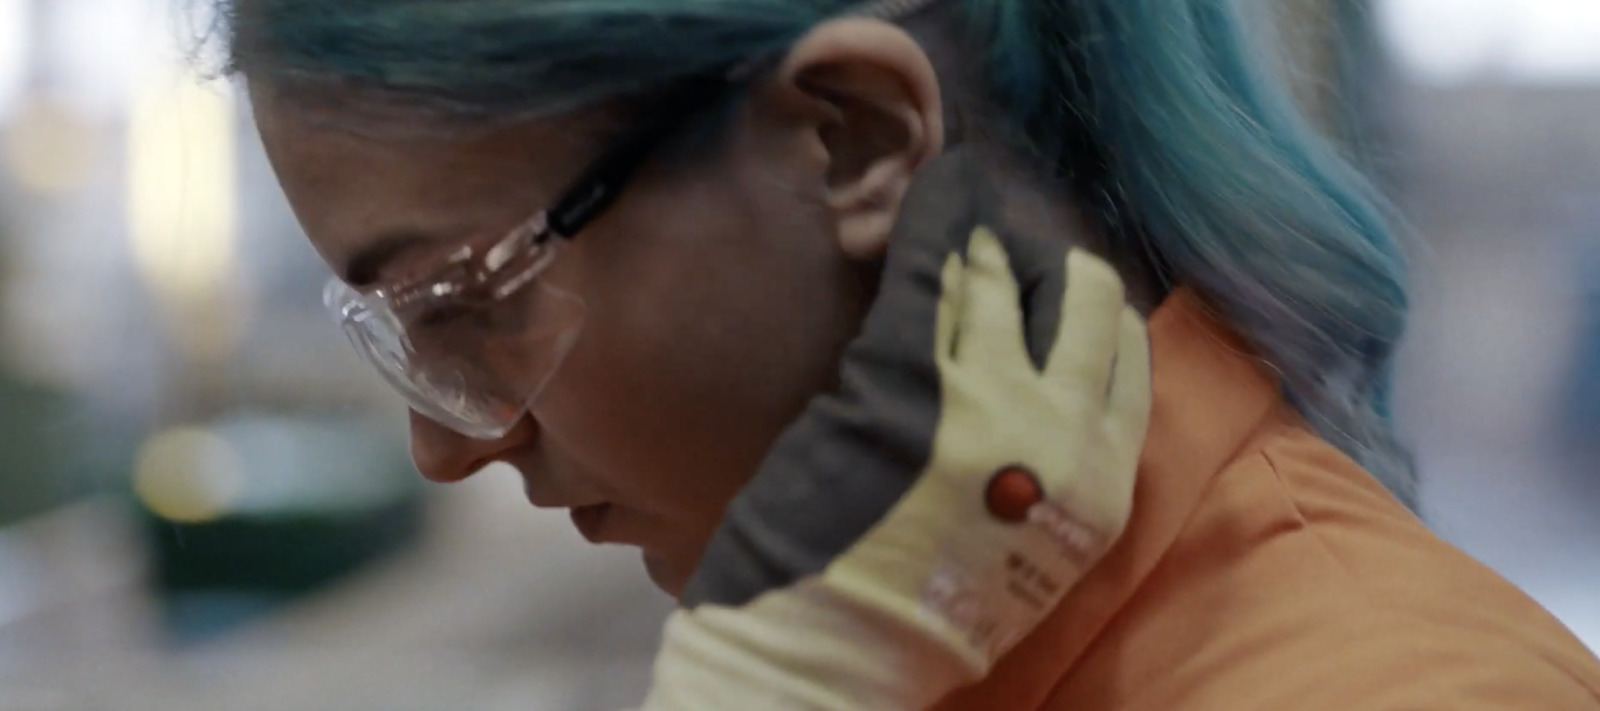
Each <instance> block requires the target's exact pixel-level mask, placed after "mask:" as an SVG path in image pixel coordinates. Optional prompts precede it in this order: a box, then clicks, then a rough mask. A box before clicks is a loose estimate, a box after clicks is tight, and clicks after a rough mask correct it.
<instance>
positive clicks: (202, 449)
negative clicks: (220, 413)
mask: <svg viewBox="0 0 1600 711" xmlns="http://www.w3.org/2000/svg"><path fill="white" fill-rule="evenodd" d="M247 483H248V481H247V479H246V476H245V468H244V460H243V459H242V458H241V457H240V456H239V453H238V451H236V450H235V449H234V447H233V445H232V444H231V443H230V442H228V440H226V439H224V438H223V437H221V436H219V435H217V434H216V433H214V432H211V431H209V430H205V429H200V428H193V427H180V428H175V429H171V430H167V431H165V432H161V433H158V434H156V435H155V436H154V437H151V438H150V439H149V440H148V441H146V442H145V443H144V445H143V446H142V447H140V449H139V455H138V458H137V460H136V461H135V463H134V472H133V491H134V494H135V495H136V496H137V497H138V499H139V502H140V503H141V504H143V505H144V507H145V508H146V509H149V510H150V512H151V513H153V514H155V515H156V516H159V517H161V518H163V519H165V520H167V521H171V522H173V523H206V522H209V521H215V520H217V519H220V518H222V517H224V516H226V515H228V514H229V513H230V512H231V511H232V510H233V508H234V506H235V505H236V504H237V503H238V501H239V499H240V497H242V496H243V495H244V492H245V488H246V485H247Z"/></svg>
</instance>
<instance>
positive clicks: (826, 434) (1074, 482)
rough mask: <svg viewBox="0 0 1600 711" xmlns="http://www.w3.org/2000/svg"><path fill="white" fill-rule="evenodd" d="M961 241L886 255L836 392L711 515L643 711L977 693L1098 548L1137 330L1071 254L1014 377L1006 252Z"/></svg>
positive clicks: (1127, 420)
mask: <svg viewBox="0 0 1600 711" xmlns="http://www.w3.org/2000/svg"><path fill="white" fill-rule="evenodd" d="M967 234H968V235H969V239H968V240H967V241H968V244H967V245H965V251H966V255H965V259H962V258H961V257H960V256H958V255H957V254H954V253H952V251H951V250H950V249H949V248H948V247H946V248H940V249H929V248H928V247H927V245H926V244H923V245H912V246H909V247H905V248H902V249H901V251H900V253H898V254H897V252H896V250H895V249H893V248H892V249H891V252H890V255H889V263H888V266H887V267H886V274H885V283H884V285H883V291H882V292H881V294H880V297H879V301H878V302H877V303H875V304H874V308H873V312H872V313H870V314H869V316H868V319H867V323H866V324H865V326H864V328H863V334H862V336H861V337H860V338H859V339H858V342H857V343H856V344H854V345H852V347H851V348H850V349H849V350H848V351H847V352H846V354H845V357H844V362H843V364H842V365H841V376H842V378H843V383H842V387H841V388H840V390H839V392H838V393H834V394H829V395H826V396H823V397H820V398H819V399H818V402H816V403H814V404H813V405H812V407H811V408H810V409H808V410H807V411H806V413H804V414H803V415H802V416H801V418H800V419H799V420H798V421H797V422H796V423H795V425H794V426H793V427H791V428H790V429H789V430H788V431H787V432H786V433H785V435H784V436H783V438H782V439H780V441H779V442H778V444H777V445H776V446H775V447H774V450H773V452H772V453H771V455H770V456H769V459H768V461H767V462H766V463H765V464H764V465H763V467H762V469H761V471H760V472H758V474H757V476H756V478H755V480H754V481H752V483H751V485H750V487H749V488H747V489H746V490H745V491H744V492H742V493H741V495H740V497H739V498H738V499H736V500H735V502H734V503H733V505H732V506H731V507H730V509H729V513H728V517H727V519H726V521H725V522H724V525H723V528H722V530H721V531H720V532H719V533H718V536H717V537H716V538H715V539H714V540H713V542H712V545H711V547H710V549H709V550H708V552H707V554H706V558H705V560H704V561H703V562H702V564H701V568H700V570H699V571H698V572H697V574H696V577H695V579H694V580H693V581H692V582H691V583H690V587H689V589H688V590H687V591H686V593H685V596H684V599H683V605H684V606H683V608H682V609H680V610H678V611H677V612H676V613H674V614H673V616H672V617H671V619H670V620H669V621H668V624H667V628H666V633H665V639H664V643H663V647H662V650H661V653H660V656H659V657H658V659H657V663H656V668H655V679H654V686H653V688H652V690H651V693H650V695H649V697H648V698H647V700H646V703H645V705H644V707H643V711H802V710H803V711H865V710H868V709H870V710H872V711H920V710H921V709H925V708H927V707H928V706H931V705H933V704H934V703H936V702H937V701H938V700H939V699H940V698H942V697H943V696H945V695H946V694H948V693H949V692H951V691H953V690H955V689H956V688H958V687H961V686H964V685H967V684H970V683H972V682H976V681H978V680H979V679H981V678H982V677H983V676H985V675H986V674H987V673H988V672H989V670H990V669H991V668H992V667H993V665H994V663H995V662H996V661H997V660H998V659H999V658H1000V657H1001V656H1002V655H1003V654H1005V653H1006V652H1007V651H1008V650H1009V649H1011V648H1012V647H1013V646H1014V645H1015V644H1016V643H1017V642H1018V641H1020V640H1021V639H1022V637H1024V636H1025V635H1027V634H1028V633H1029V632H1030V631H1031V630H1032V629H1033V628H1034V627H1036V626H1037V625H1038V623H1039V622H1040V621H1042V620H1043V619H1044V618H1045V616H1047V615H1048V614H1049V613H1050V612H1051V610H1052V609H1053V608H1054V607H1055V606H1056V605H1057V603H1059V602H1060V601H1061V599H1062V598H1063V596H1065V594H1066V593H1067V591H1068V590H1070V589H1071V588H1072V586H1073V585H1074V584H1076V583H1077V582H1078V581H1079V580H1080V579H1081V578H1082V577H1083V576H1084V574H1085V573H1086V572H1087V571H1088V570H1089V568H1090V567H1091V566H1093V565H1094V564H1095V563H1096V562H1097V561H1098V560H1099V559H1100V558H1101V557H1102V556H1103V555H1104V554H1105V553H1106V551H1107V550H1108V549H1109V548H1110V547H1111V545H1112V544H1113V542H1114V541H1115V540H1116V538H1117V537H1118V536H1119V535H1120V534H1121V532H1122V530H1123V527H1124V526H1125V525H1126V523H1127V520H1128V516H1129V510H1130V508H1131V505H1132V500H1133V489H1134V478H1135V469H1136V467H1137V461H1138V457H1139V452H1140V450H1141V448H1142V446H1143V443H1144V436H1145V428H1146V424H1147V422H1148V419H1149V407H1150V367H1149V350H1148V343H1147V341H1146V334H1145V330H1144V324H1143V321H1142V319H1140V318H1139V316H1138V315H1137V313H1136V312H1135V311H1134V310H1133V309H1131V308H1129V307H1127V306H1126V305H1125V303H1124V295H1123V286H1122V282H1121V280H1120V279H1119V278H1118V277H1117V275H1116V273H1115V272H1114V271H1113V270H1112V269H1111V268H1110V267H1109V266H1108V265H1107V264H1105V263H1104V262H1102V261H1101V260H1100V259H1098V258H1097V257H1094V256H1092V255H1090V254H1089V253H1087V252H1084V251H1081V250H1073V251H1071V252H1069V253H1068V254H1067V256H1066V258H1065V260H1064V261H1065V279H1064V281H1065V288H1064V289H1063V290H1062V292H1061V293H1062V294H1063V296H1061V297H1060V307H1059V309H1054V308H1034V309H1031V311H1033V312H1034V314H1033V315H1034V317H1036V318H1037V317H1038V315H1039V314H1040V313H1043V314H1051V313H1052V312H1054V315H1055V316H1056V322H1055V328H1054V333H1053V345H1051V346H1050V347H1049V349H1048V355H1047V357H1045V358H1044V359H1043V360H1044V365H1043V367H1038V366H1036V365H1035V360H1036V359H1035V357H1034V356H1033V355H1032V354H1030V350H1029V346H1028V336H1029V333H1030V330H1029V329H1028V328H1027V325H1026V324H1025V318H1024V313H1023V311H1024V308H1023V305H1024V297H1023V294H1022V293H1021V291H1020V289H1019V286H1018V282H1017V279H1016V277H1015V276H1014V272H1013V268H1012V265H1011V264H1010V262H1009V259H1008V257H1007V251H1006V249H1005V248H1004V247H1003V246H1002V243H1001V241H1000V239H999V238H998V237H997V236H996V235H995V234H993V233H992V232H991V231H990V230H988V229H986V228H983V227H978V228H976V229H973V230H972V231H970V232H968V233H967ZM1058 258H1059V257H1058ZM1057 263H1058V264H1059V262H1057ZM936 265H937V266H936ZM1035 271H1036V270H1035ZM929 317H931V318H929ZM930 322H931V323H930ZM929 326H931V328H929ZM1042 332H1044V333H1049V329H1045V330H1044V331H1042ZM994 711H1005V710H1003V709H996V710H994Z"/></svg>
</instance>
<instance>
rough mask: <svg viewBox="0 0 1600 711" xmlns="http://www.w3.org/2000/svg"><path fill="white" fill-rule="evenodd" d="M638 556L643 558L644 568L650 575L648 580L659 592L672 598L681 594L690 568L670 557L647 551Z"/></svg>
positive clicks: (689, 573)
mask: <svg viewBox="0 0 1600 711" xmlns="http://www.w3.org/2000/svg"><path fill="white" fill-rule="evenodd" d="M640 557H641V558H642V559H643V560H644V570H645V573H646V574H647V575H649V576H650V582H652V583H655V586H656V587H657V588H660V589H661V592H664V593H666V594H668V595H671V596H672V597H673V598H677V597H678V596H679V595H682V594H683V588H684V586H686V585H688V584H689V576H690V575H691V574H692V572H693V571H692V569H690V568H689V567H688V566H685V565H681V564H680V563H679V562H678V561H675V560H673V559H671V558H666V557H662V556H660V555H658V554H655V553H651V552H649V551H644V552H643V553H642V554H641V556H640Z"/></svg>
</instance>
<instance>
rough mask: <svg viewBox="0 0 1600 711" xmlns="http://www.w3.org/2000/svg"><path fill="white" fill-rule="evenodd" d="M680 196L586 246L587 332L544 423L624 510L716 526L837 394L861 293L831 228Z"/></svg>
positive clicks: (576, 276) (541, 408)
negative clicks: (790, 434) (837, 373)
mask: <svg viewBox="0 0 1600 711" xmlns="http://www.w3.org/2000/svg"><path fill="white" fill-rule="evenodd" d="M728 203H729V201H728V200H726V199H720V200H712V199H710V196H707V197H705V198H702V199H680V200H678V201H676V202H675V203H674V205H673V207H672V208H671V209H665V208H663V209H659V210H656V211H654V212H653V213H651V214H652V216H653V217H654V218H655V219H653V220H651V221H649V222H643V221H639V222H632V221H618V222H617V223H613V224H612V225H608V228H610V229H608V230H607V234H606V235H604V236H600V238H599V239H596V240H595V241H594V242H593V243H590V244H586V245H583V247H584V251H583V253H582V254H581V255H579V254H578V252H579V250H577V249H575V250H574V253H573V256H574V257H577V259H574V264H573V267H574V268H573V269H572V270H571V271H569V272H568V276H570V277H571V278H572V279H573V281H574V287H575V288H577V289H579V290H580V292H581V293H583V294H584V295H585V299H586V301H587V302H588V305H589V311H588V318H587V321H586V323H585V326H584V333H583V336H582V337H581V339H580V341H579V343H578V345H577V346H576V347H575V348H574V351H573V353H572V354H571V356H570V357H569V359H568V361H567V363H566V364H565V365H564V366H563V369H562V371H561V373H560V375H559V376H558V378H557V379H556V381H554V382H552V383H551V385H550V387H549V388H548V389H547V390H546V394H545V397H543V398H541V400H540V402H539V403H538V406H537V408H536V412H535V414H536V415H537V416H538V418H539V420H540V422H541V424H543V425H544V427H545V429H546V440H547V444H548V446H549V447H551V448H553V449H560V450H562V454H564V455H565V456H571V457H574V458H577V459H580V460H582V462H583V464H584V469H585V470H587V471H589V472H592V473H593V475H594V476H596V477H597V478H602V479H604V480H605V481H604V482H603V484H604V485H605V486H606V487H607V488H608V489H610V490H612V491H614V492H615V493H616V494H617V496H618V497H619V499H621V500H622V503H625V504H628V505H631V506H634V507H637V508H641V509H644V510H647V511H651V512H653V513H655V514H658V515H661V516H663V517H670V518H672V519H674V520H675V521H678V522H681V523H683V524H686V525H690V526H691V527H692V528H696V529H706V530H709V527H710V526H712V525H714V524H715V521H716V519H717V518H718V517H719V516H720V512H721V510H722V507H723V506H724V505H725V504H726V503H727V501H728V500H729V499H730V498H731V497H732V495H733V494H734V492H735V491H737V489H738V488H739V487H740V486H742V485H743V483H744V482H745V481H746V480H747V479H748V478H749V476H750V475H751V474H752V473H753V472H754V469H755V467H756V466H757V465H758V464H759V461H760V459H761V457H762V455H763V454H764V453H765V451H766V450H767V448H768V447H769V446H770V445H771V442H772V441H773V439H774V438H775V437H776V436H777V435H778V433H779V432H780V431H781V430H782V429H783V427H784V426H785V425H786V424H787V423H788V422H789V421H791V420H792V419H793V418H794V417H795V416H796V415H797V414H798V413H799V411H800V410H801V409H802V408H803V407H804V405H805V403H806V402H807V401H808V400H809V399H810V398H811V397H812V396H814V395H815V394H816V393H817V392H818V391H819V390H821V389H822V388H824V387H826V386H827V385H828V384H829V383H830V381H831V379H832V377H833V374H834V364H835V363H836V361H837V357H838V354H839V351H840V350H841V349H842V347H843V344H844V342H845V341H846V340H847V339H848V337H849V335H850V334H852V333H854V331H855V329H856V327H857V325H858V324H859V319H860V315H861V303H862V302H863V301H864V299H862V298H861V295H860V294H859V293H858V292H859V289H858V286H857V285H858V283H859V279H858V278H857V276H856V272H855V270H854V268H853V267H852V265H851V264H849V263H848V262H847V261H846V260H845V259H844V257H843V256H842V255H841V254H840V253H839V252H838V250H837V249H835V248H834V247H833V244H834V243H833V242H832V240H831V238H830V237H829V236H828V235H827V234H825V233H824V232H822V231H821V230H817V229H811V228H810V227H808V226H806V225H804V224H803V223H801V222H800V221H796V220H787V221H782V222H781V223H780V224H786V225H787V226H788V227H789V228H790V229H787V230H783V231H778V230H773V229H765V230H764V229H762V228H761V225H762V224H763V223H766V224H774V222H773V221H770V220H763V219H759V218H758V217H757V215H758V214H760V212H759V211H756V210H753V209H750V208H745V209H740V208H739V207H738V206H737V202H736V203H735V207H733V208H732V209H730V208H729V206H728Z"/></svg>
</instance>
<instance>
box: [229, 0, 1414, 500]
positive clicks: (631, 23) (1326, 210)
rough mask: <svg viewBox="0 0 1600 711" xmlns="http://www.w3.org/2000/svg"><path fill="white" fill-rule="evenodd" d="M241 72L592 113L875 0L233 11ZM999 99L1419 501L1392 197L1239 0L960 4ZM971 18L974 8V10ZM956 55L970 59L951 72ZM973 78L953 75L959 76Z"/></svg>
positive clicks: (1125, 232)
mask: <svg viewBox="0 0 1600 711" xmlns="http://www.w3.org/2000/svg"><path fill="white" fill-rule="evenodd" d="M216 1H217V2H221V3H223V10H224V13H223V17H225V18H226V20H227V24H226V28H227V33H226V36H227V37H228V39H229V41H230V42H229V46H230V49H231V57H232V61H233V64H234V68H235V69H238V70H241V71H243V72H244V73H245V74H247V75H251V76H257V75H260V76H264V77H272V78H277V79H280V80H285V81H305V82H308V83H317V82H325V83H329V84H332V85H335V86H353V87H367V88H373V89H377V90H378V93H381V94H383V95H385V96H389V97H393V98H397V99H398V100H399V103H402V104H408V105H414V106H427V107H430V109H429V110H431V111H437V112H440V113H441V114H448V115H457V116H478V117H488V118H493V117H507V116H517V115H524V114H533V113H544V112H556V111H562V110H567V109H573V108H577V107H581V106H584V105H588V104H593V103H596V102H601V101H608V100H613V99H619V98H623V97H627V96H629V95H630V94H635V93H637V92H641V91H644V90H648V89H651V88H655V87H661V86H666V85H670V84H671V83H672V81H673V80H674V79H677V78H681V77H684V76H688V75H691V74H695V73H697V72H700V71H703V70H707V69H711V68H715V67H720V66H724V65H727V64H729V63H731V62H735V61H738V60H740V59H743V58H746V57H750V56H752V55H754V54H756V53H760V52H770V51H774V50H781V49H782V48H783V47H784V46H786V45H787V44H789V43H791V42H793V41H794V40H795V39H797V38H798V37H799V36H801V35H802V34H804V33H805V32H806V31H807V30H808V29H809V28H811V27H812V26H814V25H816V24H817V23H818V22H820V21H823V20H825V19H827V18H829V17H831V16H835V15H838V14H839V13H841V12H843V11H845V10H847V9H850V8H851V7H852V6H853V5H855V4H856V2H858V0H216ZM942 4H943V5H944V6H945V7H944V8H942V9H949V10H950V11H951V12H950V14H951V16H952V17H951V18H950V21H949V22H946V23H945V24H946V25H949V27H947V28H946V29H947V30H948V31H950V32H954V33H958V34H962V35H964V36H965V39H966V40H967V41H966V42H964V43H963V45H964V46H970V47H973V48H977V51H979V52H982V53H985V54H986V55H987V56H969V57H960V58H957V59H956V60H955V61H957V62H959V66H975V67H981V68H982V79H983V83H984V84H986V86H984V87H983V88H982V90H983V91H986V92H987V94H988V99H989V100H990V102H991V103H992V104H993V105H994V107H995V108H997V109H998V110H999V111H998V113H1000V114H1002V115H1003V116H1004V117H1005V118H1006V119H1007V120H1008V121H1009V122H1010V123H1011V124H1012V128H1014V129H1015V130H1016V132H1017V133H1019V134H1020V135H1022V136H1023V137H1024V138H1025V140H1026V142H1027V143H1028V144H1029V147H1030V149H1031V151H1032V152H1033V153H1034V154H1035V155H1036V156H1038V158H1039V160H1040V162H1041V163H1044V164H1047V167H1049V168H1052V169H1053V171H1054V172H1055V173H1057V174H1059V175H1064V176H1071V177H1073V178H1075V179H1076V180H1077V182H1078V184H1079V187H1080V189H1083V190H1086V192H1085V193H1084V194H1085V195H1089V196H1096V197H1097V199H1096V200H1095V202H1096V203H1097V205H1096V207H1099V208H1100V209H1101V210H1102V212H1103V213H1105V216H1106V217H1107V218H1108V220H1107V224H1109V225H1111V226H1112V228H1113V229H1114V231H1116V232H1118V233H1119V234H1118V235H1116V236H1117V237H1118V238H1121V239H1125V240H1127V241H1128V242H1135V241H1136V242H1137V244H1139V245H1140V246H1141V248H1142V249H1145V250H1147V251H1148V253H1149V254H1150V255H1151V256H1152V259H1153V260H1154V261H1155V262H1157V263H1158V264H1159V265H1160V266H1161V268H1162V270H1163V271H1164V272H1165V274H1164V276H1166V277H1167V278H1169V279H1170V280H1172V281H1175V282H1177V283H1182V284H1186V285H1188V286H1190V287H1192V288H1193V289H1195V290H1196V291H1197V292H1199V293H1200V294H1201V295H1203V297H1204V298H1205V299H1206V301H1207V302H1208V303H1209V304H1210V305H1211V307H1212V308H1214V309H1215V310H1216V311H1217V312H1218V313H1219V315H1220V316H1221V317H1222V318H1223V319H1224V320H1226V321H1227V322H1228V323H1229V324H1230V325H1232V326H1233V327H1234V328H1235V329H1236V330H1237V331H1238V332H1239V333H1240V334H1241V335H1242V336H1243V337H1244V338H1245V339H1246V340H1247V341H1248V342H1249V343H1250V344H1251V345H1252V346H1253V347H1254V348H1255V349H1256V350H1257V352H1258V353H1259V354H1260V356H1261V357H1262V358H1263V359H1264V360H1265V361H1266V362H1267V363H1268V364H1269V365H1270V366H1271V367H1272V368H1273V369H1274V370H1275V371H1276V373H1277V374H1278V376H1279V378H1280V379H1281V382H1282V385H1283V387H1284V390H1285V392H1286V394H1287V396H1288V397H1289V399H1290V401H1291V402H1292V403H1293V404H1294V406H1295V407H1296V408H1298V410H1299V411H1300V412H1301V413H1302V414H1303V415H1304V416H1305V418H1306V420H1307V421H1308V422H1309V423H1310V424H1311V425H1312V427H1314V428H1315V429H1316V430H1317V431H1318V432H1319V433H1320V434H1321V435H1322V436H1324V437H1325V438H1327V439H1328V440H1329V441H1330V442H1332V443H1333V444H1334V445H1335V446H1337V447H1339V448H1340V449H1341V450H1343V451H1344V452H1346V453H1347V454H1349V455H1350V456H1351V457H1352V458H1354V459H1356V460H1357V461H1358V462H1360V463H1362V464H1363V465H1364V466H1365V467H1366V468H1367V469H1368V470H1369V471H1371V472H1373V474H1374V475H1376V476H1377V477H1378V478H1379V479H1380V480H1381V481H1382V482H1383V483H1384V484H1385V485H1386V486H1387V487H1389V489H1390V490H1391V491H1393V492H1395V493H1396V494H1397V495H1398V496H1399V497H1400V498H1401V499H1402V500H1404V501H1406V502H1407V503H1414V493H1415V486H1416V482H1415V476H1414V473H1413V470H1412V468H1411V466H1410V462H1409V459H1408V457H1407V456H1406V455H1405V454H1404V451H1403V449H1402V448H1401V447H1400V446H1399V445H1398V444H1397V443H1396V441H1395V437H1394V435H1393V427H1392V424H1391V422H1390V412H1389V405H1390V393H1389V390H1390V381H1391V368H1392V362H1393V358H1394V352H1395V348H1396V345H1397V343H1398V341H1399V339H1400V337H1401V334H1402V331H1403V330H1404V326H1405V319H1406V314H1407V295H1406V286H1405V283H1406V271H1405V264H1404V260H1403V258H1402V249H1401V246H1400V245H1399V244H1398V242H1397V240H1396V238H1395V236H1394V234H1393V232H1392V231H1391V228H1390V226H1389V224H1388V219H1387V218H1388V212H1387V210H1386V208H1385V203H1384V201H1383V200H1382V199H1381V198H1380V196H1379V195H1377V194H1376V192H1375V191H1374V190H1372V189H1371V188H1370V186H1369V184H1368V182H1367V181H1365V180H1364V179H1363V177H1362V176H1361V175H1359V174H1358V173H1357V171H1355V170H1354V169H1352V167H1351V166H1350V165H1349V164H1348V163H1347V162H1346V161H1345V160H1344V159H1343V158H1341V156H1340V155H1339V154H1338V153H1337V152H1336V150H1335V149H1334V148H1333V147H1332V146H1331V145H1330V144H1329V143H1328V142H1326V141H1325V140H1323V139H1322V138H1321V137H1320V136H1319V135H1318V134H1316V133H1315V132H1314V131H1313V130H1312V129H1311V128H1310V127H1309V124H1308V122H1306V121H1305V120H1304V118H1303V117H1302V116H1301V115H1300V113H1299V112H1298V111H1297V109H1296V107H1295V105H1294V104H1293V103H1292V101H1291V100H1290V99H1289V98H1288V94H1287V92H1285V91H1284V90H1283V88H1282V87H1281V86H1279V85H1278V83H1277V81H1276V77H1275V75H1274V71H1275V69H1276V65H1275V63H1274V57H1273V56H1271V55H1267V54H1259V53H1258V51H1259V47H1256V46H1253V45H1252V44H1251V42H1249V41H1248V40H1249V39H1250V38H1249V36H1248V35H1249V34H1250V33H1249V31H1248V30H1249V29H1250V27H1251V25H1250V24H1249V22H1248V20H1249V19H1251V18H1249V17H1247V16H1246V15H1245V14H1244V13H1243V12H1242V11H1241V10H1240V9H1239V7H1238V6H1236V4H1235V3H1234V2H1231V1H1230V0H1026V1H1022V0H943V3H942ZM957 15H959V16H957ZM946 64H947V65H950V62H946ZM952 66H955V65H952Z"/></svg>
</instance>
